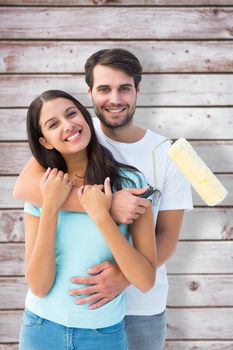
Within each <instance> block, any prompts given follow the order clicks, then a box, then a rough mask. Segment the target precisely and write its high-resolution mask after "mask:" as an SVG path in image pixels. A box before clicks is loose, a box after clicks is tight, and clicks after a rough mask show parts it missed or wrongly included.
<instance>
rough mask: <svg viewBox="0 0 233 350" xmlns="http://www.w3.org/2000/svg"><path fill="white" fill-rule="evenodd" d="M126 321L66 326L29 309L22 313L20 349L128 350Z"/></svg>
mask: <svg viewBox="0 0 233 350" xmlns="http://www.w3.org/2000/svg"><path fill="white" fill-rule="evenodd" d="M127 349H128V346H127V338H126V333H125V322H124V320H122V321H121V322H119V323H117V324H115V325H114V326H110V327H105V328H99V329H85V328H71V327H65V326H62V325H60V324H58V323H55V322H51V321H48V320H46V319H44V318H41V317H39V316H37V315H35V314H34V313H32V312H31V311H29V310H27V309H26V310H25V311H24V314H23V320H22V327H21V332H20V340H19V350H127Z"/></svg>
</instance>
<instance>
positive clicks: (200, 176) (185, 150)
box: [168, 138, 227, 206]
mask: <svg viewBox="0 0 233 350" xmlns="http://www.w3.org/2000/svg"><path fill="white" fill-rule="evenodd" d="M168 154H169V156H170V157H171V158H172V159H173V161H174V162H175V163H176V165H177V167H178V168H179V169H180V171H181V172H182V173H183V174H184V176H185V177H186V178H187V180H188V181H189V182H190V184H191V185H192V186H193V188H194V189H195V190H196V191H197V193H198V194H199V195H200V197H201V198H202V199H203V200H204V201H205V203H206V204H207V205H209V206H214V205H217V204H218V203H220V202H221V201H222V200H223V199H224V198H225V197H226V195H227V190H226V189H225V187H224V186H223V185H222V184H221V182H220V181H219V180H218V179H217V177H216V176H215V175H214V174H213V173H212V171H211V170H210V169H209V168H208V166H207V165H206V164H205V163H204V162H203V160H202V159H201V158H200V157H199V156H198V155H197V153H196V152H195V151H194V149H193V147H192V146H191V145H190V143H189V142H188V141H187V140H185V139H184V138H180V139H178V140H177V141H176V142H175V143H174V144H173V145H172V146H171V147H170V148H169V149H168Z"/></svg>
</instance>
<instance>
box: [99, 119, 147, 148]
mask: <svg viewBox="0 0 233 350" xmlns="http://www.w3.org/2000/svg"><path fill="white" fill-rule="evenodd" d="M100 126H101V130H102V131H103V133H104V135H105V136H107V137H109V138H110V139H112V140H114V141H118V142H124V143H133V142H137V141H140V140H141V139H142V138H143V137H144V135H145V133H146V129H143V128H141V127H139V126H137V125H134V124H132V123H131V124H129V125H125V126H123V127H121V128H108V127H107V126H105V125H104V124H102V123H100Z"/></svg>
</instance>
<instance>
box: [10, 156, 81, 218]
mask: <svg viewBox="0 0 233 350" xmlns="http://www.w3.org/2000/svg"><path fill="white" fill-rule="evenodd" d="M44 172H45V169H44V168H43V167H42V166H41V165H40V164H39V163H38V162H37V160H36V159H35V158H34V157H32V158H31V159H30V160H29V161H28V162H27V164H26V165H25V167H24V168H23V170H22V171H21V173H20V175H19V176H18V178H17V180H16V184H15V187H14V190H13V196H14V197H15V198H18V199H21V200H23V201H24V202H29V203H31V204H34V205H36V206H38V207H41V206H42V201H43V198H42V194H41V190H40V181H41V178H42V176H43V174H44ZM76 190H77V188H76V187H73V188H72V190H71V192H70V195H69V196H68V198H67V199H66V200H65V202H64V203H63V205H62V209H64V210H68V211H79V212H80V211H83V208H82V206H81V205H80V203H79V200H78V198H77V193H76Z"/></svg>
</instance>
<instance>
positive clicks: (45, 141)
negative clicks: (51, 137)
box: [39, 137, 54, 149]
mask: <svg viewBox="0 0 233 350" xmlns="http://www.w3.org/2000/svg"><path fill="white" fill-rule="evenodd" d="M39 142H40V144H41V145H42V146H43V147H44V148H47V149H53V148H54V147H53V146H52V145H50V143H49V142H48V141H47V140H46V138H44V137H40V138H39Z"/></svg>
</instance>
